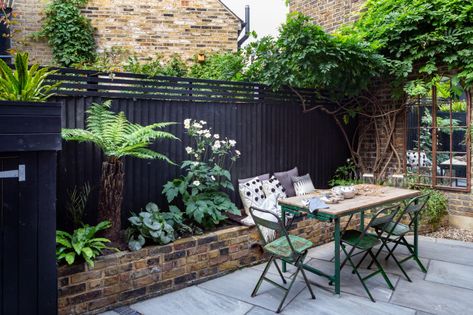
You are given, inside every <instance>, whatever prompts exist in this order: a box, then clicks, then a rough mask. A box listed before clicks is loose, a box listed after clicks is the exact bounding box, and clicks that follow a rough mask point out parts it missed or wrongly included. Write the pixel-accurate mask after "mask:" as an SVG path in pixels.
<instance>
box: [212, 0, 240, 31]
mask: <svg viewBox="0 0 473 315" xmlns="http://www.w3.org/2000/svg"><path fill="white" fill-rule="evenodd" d="M217 1H218V2H220V4H221V5H222V6H223V7H224V8H225V9H226V10H227V11H228V12H230V13H231V14H232V15H233V16H234V17H236V18H237V19H238V20H239V21H240V23H241V25H242V27H243V24H245V21H243V20H242V19H241V18H240V17H239V16H238V15H237V14H236V13H235V12H233V10H232V9H230V8H229V7H228V6H227V5H226V4H225V3H223V1H222V0H217Z"/></svg>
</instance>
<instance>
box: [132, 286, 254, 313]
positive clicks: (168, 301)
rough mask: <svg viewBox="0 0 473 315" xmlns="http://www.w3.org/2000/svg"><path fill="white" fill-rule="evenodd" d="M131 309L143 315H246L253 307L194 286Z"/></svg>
mask: <svg viewBox="0 0 473 315" xmlns="http://www.w3.org/2000/svg"><path fill="white" fill-rule="evenodd" d="M131 308H132V309H134V310H136V311H138V312H140V313H141V314H143V315H157V314H172V315H207V314H226V315H230V314H231V315H244V314H246V313H247V312H248V311H249V310H250V309H251V308H252V305H250V304H247V303H244V302H242V301H239V300H237V299H233V298H229V297H226V296H222V295H220V294H215V293H212V292H209V291H207V290H204V289H201V288H198V287H195V286H193V287H189V288H185V289H183V290H179V291H176V292H173V293H169V294H166V295H163V296H160V297H157V298H153V299H149V300H146V301H144V302H139V303H136V304H133V305H132V306H131Z"/></svg>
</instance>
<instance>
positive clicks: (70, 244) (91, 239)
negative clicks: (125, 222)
mask: <svg viewBox="0 0 473 315" xmlns="http://www.w3.org/2000/svg"><path fill="white" fill-rule="evenodd" d="M110 226H111V224H110V222H109V221H103V222H100V223H99V224H97V225H96V226H89V225H84V226H83V227H81V228H79V229H76V230H74V232H73V233H72V234H70V233H67V232H65V231H56V260H57V261H58V262H61V261H63V260H65V261H66V263H67V264H68V265H72V264H73V263H74V262H76V261H77V259H78V258H79V257H82V258H83V259H84V260H85V262H86V263H87V264H88V265H89V266H91V267H93V266H94V260H95V258H96V257H97V256H99V255H100V254H102V251H103V250H104V249H110V250H116V249H115V248H112V247H108V246H107V244H108V243H110V240H109V239H107V238H103V237H95V235H96V234H97V232H99V231H103V230H106V229H108V228H110Z"/></svg>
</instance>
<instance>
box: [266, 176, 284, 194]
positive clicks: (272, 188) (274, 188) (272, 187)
mask: <svg viewBox="0 0 473 315" xmlns="http://www.w3.org/2000/svg"><path fill="white" fill-rule="evenodd" d="M263 191H264V194H265V195H266V197H268V196H270V195H273V194H276V195H278V199H280V198H287V195H286V188H284V187H283V186H282V184H281V183H280V182H279V180H278V179H277V178H276V177H274V176H271V178H270V179H268V180H264V181H263Z"/></svg>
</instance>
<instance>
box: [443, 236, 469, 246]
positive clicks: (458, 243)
mask: <svg viewBox="0 0 473 315" xmlns="http://www.w3.org/2000/svg"><path fill="white" fill-rule="evenodd" d="M437 243H439V244H446V245H452V246H460V247H468V248H473V243H471V242H463V241H457V240H449V239H445V238H439V239H437Z"/></svg>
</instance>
